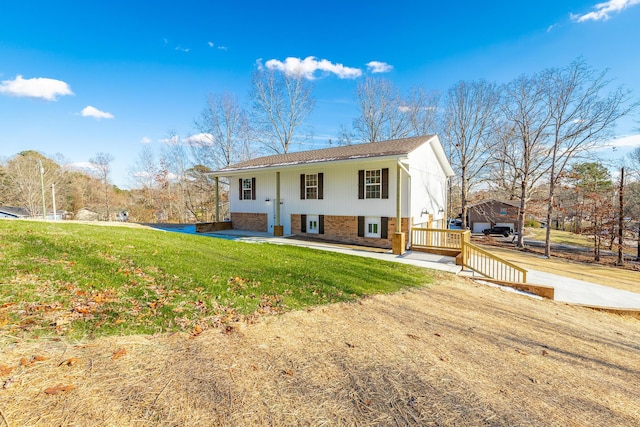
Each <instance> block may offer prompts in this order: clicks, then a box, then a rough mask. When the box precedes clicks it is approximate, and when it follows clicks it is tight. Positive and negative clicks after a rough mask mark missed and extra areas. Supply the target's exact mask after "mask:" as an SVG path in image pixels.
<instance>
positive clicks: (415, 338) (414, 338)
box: [407, 334, 439, 340]
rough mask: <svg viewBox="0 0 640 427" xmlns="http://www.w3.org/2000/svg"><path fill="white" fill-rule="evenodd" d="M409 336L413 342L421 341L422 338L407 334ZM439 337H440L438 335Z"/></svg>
mask: <svg viewBox="0 0 640 427" xmlns="http://www.w3.org/2000/svg"><path fill="white" fill-rule="evenodd" d="M407 336H408V337H409V338H411V339H412V340H419V339H420V337H419V336H417V335H413V334H407ZM438 336H439V335H438Z"/></svg>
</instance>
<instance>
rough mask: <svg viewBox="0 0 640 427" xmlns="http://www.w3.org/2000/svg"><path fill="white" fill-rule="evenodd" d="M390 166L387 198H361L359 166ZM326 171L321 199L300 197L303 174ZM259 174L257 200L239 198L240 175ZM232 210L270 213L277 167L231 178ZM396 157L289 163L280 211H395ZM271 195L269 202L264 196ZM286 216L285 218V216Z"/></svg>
mask: <svg viewBox="0 0 640 427" xmlns="http://www.w3.org/2000/svg"><path fill="white" fill-rule="evenodd" d="M382 168H389V198H388V199H358V170H360V169H382ZM303 173H308V174H311V173H323V174H324V177H323V178H324V179H323V181H324V182H323V184H324V185H323V187H324V189H323V190H324V191H323V193H324V194H323V196H324V198H323V199H322V200H314V199H305V200H301V199H300V174H303ZM252 177H255V178H256V200H239V189H238V179H239V178H252ZM230 181H231V189H230V196H229V197H230V203H231V211H232V212H251V213H268V212H270V211H271V210H272V209H273V208H272V203H273V201H274V200H275V198H276V171H275V170H269V169H267V170H260V171H258V170H256V171H254V172H246V171H245V172H243V173H242V174H241V175H234V176H232V177H231V178H230ZM395 189H396V161H395V160H386V161H380V160H377V161H368V162H366V163H364V162H362V161H360V162H342V163H336V164H333V165H330V164H322V165H321V164H318V165H303V166H296V167H289V168H286V169H283V170H281V172H280V198H281V200H282V201H283V204H282V205H281V212H285V211H286V213H287V214H288V215H290V214H324V215H344V216H367V215H375V216H387V217H395V215H396V207H395V205H396V197H395V194H396V191H395ZM402 191H403V200H402V206H403V213H402V215H403V216H407V213H408V208H407V207H408V205H409V203H408V197H407V191H408V184H407V179H406V173H404V172H403V190H402ZM266 199H269V200H270V202H266V201H265V200H266ZM282 219H284V218H282Z"/></svg>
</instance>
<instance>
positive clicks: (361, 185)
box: [358, 169, 364, 199]
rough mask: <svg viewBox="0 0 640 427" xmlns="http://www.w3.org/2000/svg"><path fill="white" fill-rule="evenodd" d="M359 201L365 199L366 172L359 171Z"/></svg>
mask: <svg viewBox="0 0 640 427" xmlns="http://www.w3.org/2000/svg"><path fill="white" fill-rule="evenodd" d="M358 199H364V170H362V169H361V170H359V171H358Z"/></svg>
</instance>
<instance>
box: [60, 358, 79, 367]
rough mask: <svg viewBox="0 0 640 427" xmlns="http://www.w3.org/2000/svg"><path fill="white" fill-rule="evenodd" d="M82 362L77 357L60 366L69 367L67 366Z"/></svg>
mask: <svg viewBox="0 0 640 427" xmlns="http://www.w3.org/2000/svg"><path fill="white" fill-rule="evenodd" d="M79 361H80V360H79V359H78V358H76V357H71V358H69V359H67V360H65V361H64V362H62V363H60V364H59V365H58V366H62V365H67V366H73V365H75V364H76V363H78V362H79Z"/></svg>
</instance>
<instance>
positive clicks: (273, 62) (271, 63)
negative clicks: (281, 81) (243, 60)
mask: <svg viewBox="0 0 640 427" xmlns="http://www.w3.org/2000/svg"><path fill="white" fill-rule="evenodd" d="M258 66H259V67H260V66H261V63H259V64H258ZM265 66H266V67H267V68H268V69H270V70H279V71H282V72H283V73H285V74H286V75H289V76H293V75H301V76H302V77H304V78H306V79H308V80H313V79H315V78H316V72H317V71H321V72H325V73H330V74H335V75H336V76H338V77H339V78H341V79H355V78H357V77H360V76H361V75H362V70H360V69H359V68H352V67H345V66H344V65H342V64H334V63H332V62H331V61H329V60H326V59H320V60H318V59H316V57H314V56H307V57H306V58H305V59H300V58H293V57H289V58H287V59H285V60H284V62H282V61H279V60H277V59H270V60H268V61H267V62H266V63H265Z"/></svg>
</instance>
